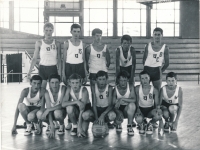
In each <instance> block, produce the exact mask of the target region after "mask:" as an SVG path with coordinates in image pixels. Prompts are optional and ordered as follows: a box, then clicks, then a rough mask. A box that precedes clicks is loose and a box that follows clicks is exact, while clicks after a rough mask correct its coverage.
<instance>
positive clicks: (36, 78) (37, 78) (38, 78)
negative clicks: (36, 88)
mask: <svg viewBox="0 0 200 150" xmlns="http://www.w3.org/2000/svg"><path fill="white" fill-rule="evenodd" d="M33 80H40V82H41V83H42V78H41V77H40V76H39V75H33V76H32V77H31V80H30V81H31V82H32V81H33Z"/></svg>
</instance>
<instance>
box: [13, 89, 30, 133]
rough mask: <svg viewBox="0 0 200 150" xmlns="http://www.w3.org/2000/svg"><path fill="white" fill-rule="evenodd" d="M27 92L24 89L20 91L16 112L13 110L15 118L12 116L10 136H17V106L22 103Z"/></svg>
mask: <svg viewBox="0 0 200 150" xmlns="http://www.w3.org/2000/svg"><path fill="white" fill-rule="evenodd" d="M28 90H29V89H28V88H26V89H24V90H22V92H21V94H20V97H19V101H18V103H17V107H16V110H15V116H14V124H13V128H12V134H17V130H16V125H17V120H18V117H19V109H18V105H19V104H20V103H22V102H23V100H24V98H25V97H26V96H27V94H28Z"/></svg>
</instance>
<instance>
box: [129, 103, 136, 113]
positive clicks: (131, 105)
mask: <svg viewBox="0 0 200 150" xmlns="http://www.w3.org/2000/svg"><path fill="white" fill-rule="evenodd" d="M128 110H131V112H134V111H135V110H136V105H135V103H129V104H128Z"/></svg>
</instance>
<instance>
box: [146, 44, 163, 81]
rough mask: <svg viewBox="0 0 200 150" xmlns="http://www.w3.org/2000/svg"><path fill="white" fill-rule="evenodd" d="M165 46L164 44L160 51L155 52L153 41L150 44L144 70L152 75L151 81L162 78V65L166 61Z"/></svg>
mask: <svg viewBox="0 0 200 150" xmlns="http://www.w3.org/2000/svg"><path fill="white" fill-rule="evenodd" d="M165 46H166V45H165V44H164V45H163V46H162V48H161V49H160V50H159V51H158V52H155V51H154V50H153V48H152V44H151V42H150V43H149V44H148V55H147V59H146V61H145V64H144V70H145V71H146V72H148V74H149V75H150V80H151V81H157V80H160V78H161V75H162V72H161V70H160V67H161V66H162V64H163V62H164V51H165Z"/></svg>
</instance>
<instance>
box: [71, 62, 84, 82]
mask: <svg viewBox="0 0 200 150" xmlns="http://www.w3.org/2000/svg"><path fill="white" fill-rule="evenodd" d="M73 72H74V73H77V74H78V75H80V76H81V78H82V79H83V81H82V83H83V84H86V83H87V78H86V76H85V69H84V63H80V64H76V65H74V68H73Z"/></svg>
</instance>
